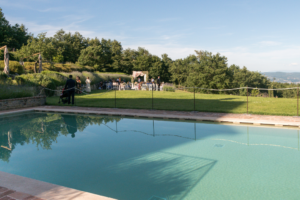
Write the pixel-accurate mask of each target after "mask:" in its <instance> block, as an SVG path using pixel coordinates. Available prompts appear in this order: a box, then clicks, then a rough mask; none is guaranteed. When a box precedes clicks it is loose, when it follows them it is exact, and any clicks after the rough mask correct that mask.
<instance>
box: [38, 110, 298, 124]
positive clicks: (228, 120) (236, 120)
mask: <svg viewBox="0 0 300 200" xmlns="http://www.w3.org/2000/svg"><path fill="white" fill-rule="evenodd" d="M77 108H85V107H77ZM33 110H34V111H40V112H50V113H74V114H89V115H111V116H121V117H143V118H154V119H155V118H156V119H171V120H193V121H199V122H200V121H202V122H216V123H222V124H231V125H253V126H268V127H289V128H300V122H279V121H275V120H252V119H239V118H233V117H228V118H219V117H208V116H188V115H186V116H176V115H171V114H167V113H168V111H165V112H164V113H163V114H154V113H145V114H142V113H137V112H129V113H126V114H124V113H122V112H118V110H119V111H120V110H128V109H113V108H112V110H113V111H99V110H97V111H93V110H88V109H86V110H78V109H77V110H76V107H70V108H68V109H66V108H65V107H64V108H45V107H35V108H33ZM147 111H148V110H147ZM176 112H180V111H176ZM260 116H263V115H260ZM280 117H281V116H280ZM287 117H291V116H287Z"/></svg>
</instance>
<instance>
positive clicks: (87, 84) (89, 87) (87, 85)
mask: <svg viewBox="0 0 300 200" xmlns="http://www.w3.org/2000/svg"><path fill="white" fill-rule="evenodd" d="M85 84H86V92H88V93H90V92H91V80H90V77H87V79H86V80H85Z"/></svg>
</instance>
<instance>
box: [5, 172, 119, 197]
mask: <svg viewBox="0 0 300 200" xmlns="http://www.w3.org/2000/svg"><path fill="white" fill-rule="evenodd" d="M0 177H1V179H0V186H1V187H5V188H8V189H10V190H14V191H17V192H21V193H26V194H29V195H33V196H36V197H39V198H42V199H44V200H56V199H59V200H69V199H72V200H85V199H90V200H115V199H113V198H110V197H105V196H101V195H97V194H93V193H89V192H84V191H80V190H76V189H72V188H68V187H64V186H60V185H55V184H52V183H47V182H43V181H39V180H36V179H31V178H27V177H23V176H18V175H14V174H10V173H7V172H3V171H0Z"/></svg>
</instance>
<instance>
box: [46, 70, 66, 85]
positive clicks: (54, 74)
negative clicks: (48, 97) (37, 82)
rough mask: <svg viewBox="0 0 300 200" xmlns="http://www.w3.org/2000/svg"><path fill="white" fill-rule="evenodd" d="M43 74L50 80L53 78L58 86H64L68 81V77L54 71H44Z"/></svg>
mask: <svg viewBox="0 0 300 200" xmlns="http://www.w3.org/2000/svg"><path fill="white" fill-rule="evenodd" d="M42 74H43V75H45V76H46V77H48V78H51V79H52V80H53V82H54V83H55V85H56V86H64V85H65V84H66V81H67V79H68V78H67V77H66V76H64V75H62V74H61V73H59V72H54V71H43V72H42Z"/></svg>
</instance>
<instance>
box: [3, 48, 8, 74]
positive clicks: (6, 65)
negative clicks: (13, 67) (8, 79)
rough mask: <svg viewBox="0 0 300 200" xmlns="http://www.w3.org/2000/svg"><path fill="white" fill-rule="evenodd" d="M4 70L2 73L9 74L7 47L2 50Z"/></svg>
mask: <svg viewBox="0 0 300 200" xmlns="http://www.w3.org/2000/svg"><path fill="white" fill-rule="evenodd" d="M4 66H5V67H4V70H3V72H4V73H5V74H7V75H8V74H9V53H8V49H7V47H5V50H4Z"/></svg>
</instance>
